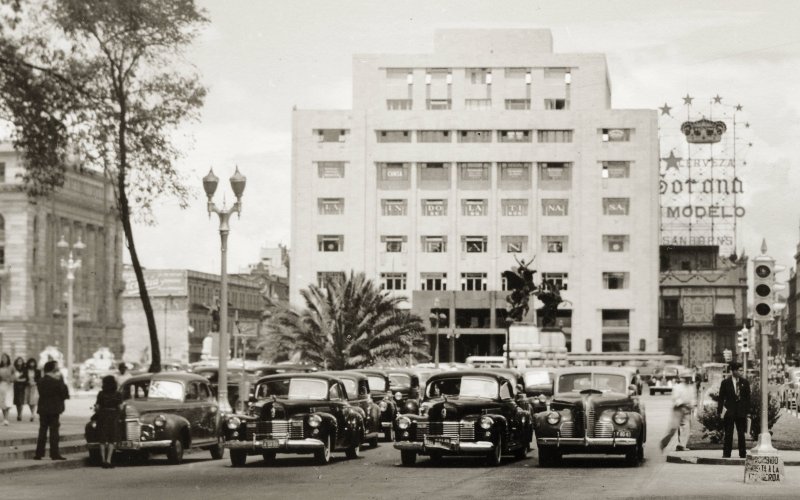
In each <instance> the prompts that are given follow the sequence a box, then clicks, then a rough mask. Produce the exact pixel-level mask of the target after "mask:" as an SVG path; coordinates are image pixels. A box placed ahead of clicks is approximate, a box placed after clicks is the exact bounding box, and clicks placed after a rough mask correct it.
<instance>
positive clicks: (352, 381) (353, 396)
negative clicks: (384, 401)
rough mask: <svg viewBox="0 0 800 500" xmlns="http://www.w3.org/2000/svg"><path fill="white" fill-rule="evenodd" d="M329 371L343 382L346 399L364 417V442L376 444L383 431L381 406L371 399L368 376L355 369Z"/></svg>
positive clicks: (373, 446)
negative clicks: (358, 409)
mask: <svg viewBox="0 0 800 500" xmlns="http://www.w3.org/2000/svg"><path fill="white" fill-rule="evenodd" d="M322 373H329V374H331V375H333V376H335V377H337V378H338V379H339V380H341V381H342V383H343V384H344V390H345V392H347V401H349V402H350V404H352V405H353V406H356V407H358V408H360V409H361V411H362V412H363V418H364V442H366V443H367V444H369V446H370V447H371V448H375V447H376V446H378V437H379V436H380V435H381V434H382V433H383V429H382V428H381V408H380V406H379V405H378V404H377V403H375V401H374V400H373V397H372V394H371V392H370V385H369V378H368V377H367V375H365V374H363V373H359V372H357V371H335V372H322Z"/></svg>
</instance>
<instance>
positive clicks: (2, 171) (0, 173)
mask: <svg viewBox="0 0 800 500" xmlns="http://www.w3.org/2000/svg"><path fill="white" fill-rule="evenodd" d="M2 182H6V164H5V163H4V162H2V161H0V183H2Z"/></svg>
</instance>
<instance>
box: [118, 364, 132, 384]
mask: <svg viewBox="0 0 800 500" xmlns="http://www.w3.org/2000/svg"><path fill="white" fill-rule="evenodd" d="M117 371H118V372H119V373H118V374H117V377H116V378H117V385H122V384H123V383H124V382H125V381H126V380H128V379H129V378H131V374H130V372H129V371H128V365H127V364H125V362H124V361H123V362H121V363H120V364H119V365H117Z"/></svg>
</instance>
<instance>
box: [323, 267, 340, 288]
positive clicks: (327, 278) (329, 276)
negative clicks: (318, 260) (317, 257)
mask: <svg viewBox="0 0 800 500" xmlns="http://www.w3.org/2000/svg"><path fill="white" fill-rule="evenodd" d="M344 280H345V277H344V273H343V272H341V271H333V272H331V271H320V272H318V273H317V286H318V287H320V288H324V287H325V286H326V285H327V284H328V283H342V282H343V281H344Z"/></svg>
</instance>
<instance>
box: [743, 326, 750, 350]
mask: <svg viewBox="0 0 800 500" xmlns="http://www.w3.org/2000/svg"><path fill="white" fill-rule="evenodd" d="M749 342H750V332H749V331H745V332H744V333H743V334H742V350H741V352H750V345H749Z"/></svg>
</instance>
